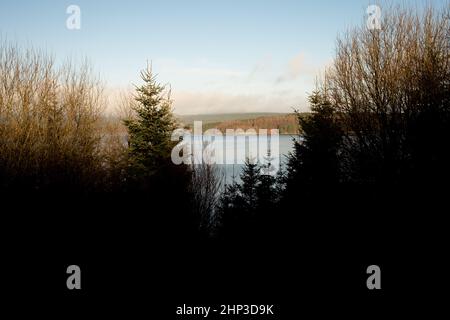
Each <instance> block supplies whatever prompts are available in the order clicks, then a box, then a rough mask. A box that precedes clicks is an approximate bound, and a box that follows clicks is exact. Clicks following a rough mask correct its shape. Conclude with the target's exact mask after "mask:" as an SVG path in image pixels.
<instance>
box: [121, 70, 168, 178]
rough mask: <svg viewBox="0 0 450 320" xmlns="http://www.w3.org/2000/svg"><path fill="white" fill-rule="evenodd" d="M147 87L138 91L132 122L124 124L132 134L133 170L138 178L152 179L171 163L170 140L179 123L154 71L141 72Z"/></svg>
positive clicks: (133, 107)
mask: <svg viewBox="0 0 450 320" xmlns="http://www.w3.org/2000/svg"><path fill="white" fill-rule="evenodd" d="M141 78H142V80H143V81H144V83H143V84H142V85H141V86H137V87H136V94H135V96H134V103H133V104H132V109H133V111H134V112H135V114H136V117H135V118H133V119H127V120H125V126H126V127H127V129H128V134H129V140H128V144H129V158H130V162H131V166H132V167H133V168H134V169H135V170H136V171H137V173H139V174H144V175H152V174H153V173H154V172H155V171H156V170H158V167H159V166H161V165H163V164H164V163H165V162H167V161H168V160H169V159H170V153H171V150H172V147H173V143H172V142H171V140H170V137H171V134H172V132H173V130H174V129H175V128H176V121H175V118H174V116H173V113H172V100H171V99H170V90H166V86H165V85H161V84H159V83H158V82H156V77H155V76H154V75H153V73H152V69H151V67H147V69H145V70H143V71H142V72H141Z"/></svg>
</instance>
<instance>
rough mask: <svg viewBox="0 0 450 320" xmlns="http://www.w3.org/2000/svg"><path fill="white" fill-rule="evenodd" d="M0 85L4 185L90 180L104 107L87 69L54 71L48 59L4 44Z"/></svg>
mask: <svg viewBox="0 0 450 320" xmlns="http://www.w3.org/2000/svg"><path fill="white" fill-rule="evenodd" d="M0 81H1V86H0V136H1V137H2V139H1V140H0V175H1V177H2V184H9V183H10V182H14V183H16V182H18V181H20V180H21V179H25V180H27V181H33V182H32V185H33V187H34V188H40V187H43V186H45V185H46V184H48V183H50V182H51V181H53V182H54V181H56V180H64V179H65V180H66V182H68V181H69V182H70V181H71V182H77V183H78V182H80V181H81V180H83V179H91V180H93V175H94V174H95V172H96V171H97V168H98V164H99V162H100V161H101V159H100V149H99V146H100V144H99V142H100V132H99V130H98V126H97V124H98V120H99V117H100V115H101V111H102V108H103V105H104V103H103V102H104V101H103V96H102V86H101V85H100V83H99V81H98V80H96V79H95V78H93V77H92V76H91V70H90V68H89V65H88V64H87V63H83V64H81V65H79V66H76V65H75V64H73V63H66V64H64V65H63V66H61V67H57V66H56V65H55V62H54V59H53V58H52V57H51V56H49V55H48V54H45V53H43V52H40V51H38V50H35V49H27V50H22V49H20V48H19V47H17V46H15V45H10V44H8V43H7V42H6V41H3V42H1V43H0Z"/></svg>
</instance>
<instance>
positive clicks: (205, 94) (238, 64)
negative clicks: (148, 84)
mask: <svg viewBox="0 0 450 320" xmlns="http://www.w3.org/2000/svg"><path fill="white" fill-rule="evenodd" d="M374 2H376V1H367V0H351V1H332V0H329V1H319V0H314V1H300V0H297V1H283V0H278V1H275V0H270V1H269V0H260V1H245V0H239V1H235V0H227V1H224V0H222V1H214V0H209V1H197V0H191V1H150V0H148V1H137V0H136V1H133V0H128V1H119V0H117V1H114V0H109V1H107V0H96V1H92V0H91V1H81V0H71V1H61V0H60V1H57V0H53V1H51V0H41V1H31V0H30V1H25V0H15V1H8V2H6V1H3V0H2V1H1V3H0V33H1V36H2V37H3V38H5V37H6V38H7V39H8V40H11V41H14V42H17V43H18V44H19V45H21V46H28V45H31V44H32V45H33V46H34V47H37V48H40V49H44V50H46V51H47V52H49V53H51V54H53V55H54V56H55V57H56V59H57V60H64V59H66V58H72V59H74V60H81V59H82V58H85V57H87V58H88V60H89V61H90V62H91V64H92V66H93V68H94V70H95V72H96V73H97V74H99V75H100V77H101V79H103V80H104V82H105V84H106V86H107V88H108V90H109V91H108V92H118V91H120V90H123V89H125V88H129V87H130V84H132V83H135V84H137V83H139V70H140V69H142V68H143V67H145V65H146V61H147V60H151V61H152V64H153V69H154V71H155V72H156V73H157V74H158V79H159V81H161V82H163V83H170V84H171V86H172V91H173V97H174V100H175V111H176V112H178V113H184V114H193V113H200V112H202V113H203V112H207V113H210V112H236V111H242V112H243V111H248V112H255V111H274V112H286V111H291V110H292V108H293V107H296V108H300V109H305V108H306V105H307V104H306V97H307V93H308V92H311V90H312V89H313V86H314V80H315V77H316V76H317V75H319V74H320V72H321V70H323V68H324V67H325V66H326V65H327V64H329V63H331V61H332V57H333V53H334V44H335V40H336V37H337V35H338V34H339V33H342V32H344V31H345V30H347V29H348V28H350V27H352V26H355V25H358V24H361V23H364V21H365V19H366V17H367V16H366V13H365V10H366V8H367V6H368V5H369V4H372V3H374ZM397 2H401V1H397ZM405 3H408V4H409V5H410V4H411V3H414V4H415V5H417V3H419V5H420V4H421V1H415V2H413V1H410V2H408V1H406V2H405ZM72 4H75V5H78V6H79V7H80V9H81V29H80V30H69V29H67V28H66V19H67V18H68V17H69V14H67V13H66V9H67V7H68V6H69V5H72Z"/></svg>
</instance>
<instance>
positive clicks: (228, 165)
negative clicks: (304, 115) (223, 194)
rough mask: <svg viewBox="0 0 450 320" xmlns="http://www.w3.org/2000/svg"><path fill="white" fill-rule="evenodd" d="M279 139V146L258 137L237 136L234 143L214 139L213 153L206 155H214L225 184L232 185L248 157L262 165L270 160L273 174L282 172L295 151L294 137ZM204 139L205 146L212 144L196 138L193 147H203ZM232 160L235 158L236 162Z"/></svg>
mask: <svg viewBox="0 0 450 320" xmlns="http://www.w3.org/2000/svg"><path fill="white" fill-rule="evenodd" d="M278 138H279V140H278V146H276V145H275V144H274V141H267V140H261V139H258V137H257V136H247V137H244V136H241V137H239V136H236V137H235V139H234V141H232V140H229V139H228V140H227V138H225V137H214V143H213V145H210V146H211V147H212V150H213V152H209V153H208V151H206V152H205V151H204V153H207V154H211V153H213V155H214V157H215V158H214V160H215V161H214V162H216V163H218V164H216V166H217V167H218V168H219V169H220V171H221V174H222V175H223V177H224V182H225V183H231V182H232V181H233V177H234V179H235V180H236V181H239V180H240V179H239V175H240V173H241V171H242V168H243V166H244V161H245V159H246V158H247V157H249V158H250V159H254V160H257V159H259V162H260V163H267V162H268V161H269V160H270V163H271V165H272V166H273V170H272V174H275V173H276V172H277V171H278V170H281V169H282V168H283V166H284V165H285V163H286V156H287V155H288V154H289V152H291V151H292V150H293V140H292V138H293V136H291V135H279V136H278ZM202 139H203V145H204V146H205V145H208V143H210V141H208V139H206V140H207V141H205V137H202V136H194V138H193V141H192V142H193V143H192V145H194V144H195V143H197V144H198V146H201V145H202ZM243 141H245V142H243ZM268 149H270V150H271V151H272V152H271V154H270V159H269V157H268V155H267V154H268V153H267V151H268ZM193 150H195V147H193ZM197 150H199V149H197ZM203 150H205V149H203ZM232 158H234V161H233V160H232Z"/></svg>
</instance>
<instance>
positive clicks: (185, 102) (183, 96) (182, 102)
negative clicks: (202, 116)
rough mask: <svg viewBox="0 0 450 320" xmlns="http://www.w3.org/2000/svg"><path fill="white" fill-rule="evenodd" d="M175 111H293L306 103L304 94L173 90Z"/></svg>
mask: <svg viewBox="0 0 450 320" xmlns="http://www.w3.org/2000/svg"><path fill="white" fill-rule="evenodd" d="M173 99H174V109H175V110H174V111H175V113H178V114H199V113H235V112H239V113H241V112H292V109H293V107H299V104H300V105H302V106H304V105H305V103H304V102H305V101H306V99H305V97H304V96H293V95H277V94H273V93H272V94H270V95H256V94H227V93H223V92H192V91H182V92H173Z"/></svg>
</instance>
